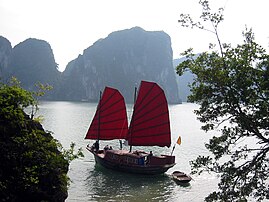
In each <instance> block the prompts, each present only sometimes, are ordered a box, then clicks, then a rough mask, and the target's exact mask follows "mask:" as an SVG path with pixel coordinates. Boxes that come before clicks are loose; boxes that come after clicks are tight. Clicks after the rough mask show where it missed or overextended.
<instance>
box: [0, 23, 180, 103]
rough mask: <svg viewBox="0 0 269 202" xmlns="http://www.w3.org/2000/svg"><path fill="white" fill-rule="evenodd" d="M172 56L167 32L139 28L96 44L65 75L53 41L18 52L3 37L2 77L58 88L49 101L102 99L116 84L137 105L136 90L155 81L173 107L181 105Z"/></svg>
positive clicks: (34, 42)
mask: <svg viewBox="0 0 269 202" xmlns="http://www.w3.org/2000/svg"><path fill="white" fill-rule="evenodd" d="M172 55H173V52H172V48H171V39H170V37H169V35H167V34H166V33H165V32H163V31H145V30H143V29H142V28H140V27H134V28H131V29H126V30H122V31H116V32H113V33H111V34H109V35H108V36H107V37H106V38H104V39H100V40H98V41H96V42H95V43H94V44H93V45H92V46H90V47H88V48H87V49H85V50H84V52H83V54H82V55H79V56H78V57H77V58H76V59H74V60H72V61H71V62H69V64H68V65H67V67H66V69H65V71H64V72H63V73H61V72H59V71H58V69H57V64H56V62H55V59H54V55H53V52H52V49H51V47H50V45H49V43H48V42H46V41H43V40H39V39H33V38H30V39H27V40H25V41H23V42H21V43H19V44H18V45H16V46H15V47H14V48H13V49H12V47H11V44H10V42H9V41H8V40H7V39H5V38H4V37H1V38H0V65H1V66H0V69H1V72H0V77H2V79H5V80H7V79H8V78H10V77H11V76H15V77H17V78H18V79H19V80H20V81H21V83H22V86H23V87H24V88H26V89H28V90H33V89H34V84H35V83H37V82H41V83H43V84H46V83H48V84H50V85H53V86H54V89H53V90H52V91H51V92H49V93H48V94H47V96H46V97H45V99H51V100H72V101H81V100H87V101H98V99H99V92H100V90H103V89H104V87H105V86H111V87H114V88H117V89H119V90H120V92H121V93H122V94H123V96H124V97H125V100H126V102H131V103H133V99H134V98H133V97H134V87H135V86H137V87H138V85H139V84H140V81H141V80H149V81H155V82H157V83H158V84H159V85H160V86H161V87H162V88H163V89H164V91H165V93H166V96H167V99H168V102H169V103H179V102H180V99H179V93H178V86H177V83H176V75H175V72H174V68H173V58H172Z"/></svg>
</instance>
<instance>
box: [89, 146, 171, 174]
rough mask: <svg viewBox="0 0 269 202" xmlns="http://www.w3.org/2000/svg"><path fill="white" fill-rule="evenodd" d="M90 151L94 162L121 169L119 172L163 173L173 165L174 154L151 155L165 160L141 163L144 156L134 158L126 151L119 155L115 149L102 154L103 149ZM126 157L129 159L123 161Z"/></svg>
mask: <svg viewBox="0 0 269 202" xmlns="http://www.w3.org/2000/svg"><path fill="white" fill-rule="evenodd" d="M90 152H91V153H92V154H93V155H94V158H95V162H96V163H97V164H100V165H101V166H103V167H105V168H108V169H112V170H116V171H121V172H127V173H134V174H143V175H158V174H163V173H165V172H166V171H167V170H168V169H169V168H172V167H173V166H174V165H175V160H174V159H175V158H174V156H161V157H155V156H153V157H152V159H154V158H161V159H162V160H163V162H164V160H166V162H165V163H163V162H161V163H158V162H156V161H155V163H154V160H152V161H149V162H146V161H145V162H144V163H143V161H142V160H143V159H145V158H144V157H145V156H144V157H141V158H136V157H135V156H134V155H131V154H127V153H124V154H122V153H121V154H120V155H117V153H118V152H117V151H116V152H115V151H110V152H107V153H106V154H104V153H103V151H101V152H100V153H97V152H94V151H91V150H90ZM113 155H114V156H113ZM111 156H112V157H111ZM110 157H111V158H110ZM115 157H118V158H115ZM126 158H127V159H129V162H128V160H127V161H125V159H126ZM149 158H151V157H149ZM136 159H138V161H137V163H136ZM139 159H142V160H141V161H140V162H139ZM167 161H168V163H167Z"/></svg>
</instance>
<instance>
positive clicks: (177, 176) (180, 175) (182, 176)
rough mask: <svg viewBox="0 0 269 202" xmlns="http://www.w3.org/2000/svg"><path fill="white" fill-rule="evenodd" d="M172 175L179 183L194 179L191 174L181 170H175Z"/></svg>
mask: <svg viewBox="0 0 269 202" xmlns="http://www.w3.org/2000/svg"><path fill="white" fill-rule="evenodd" d="M172 177H173V180H174V181H175V182H176V183H177V184H186V183H189V182H190V181H191V180H192V178H191V177H190V176H188V175H187V174H185V173H183V172H180V171H174V172H173V173H172Z"/></svg>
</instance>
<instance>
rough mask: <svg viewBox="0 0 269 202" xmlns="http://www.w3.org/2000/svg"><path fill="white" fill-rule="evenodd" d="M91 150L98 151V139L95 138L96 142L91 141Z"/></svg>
mask: <svg viewBox="0 0 269 202" xmlns="http://www.w3.org/2000/svg"><path fill="white" fill-rule="evenodd" d="M91 150H92V151H95V152H97V151H99V142H98V140H96V142H95V143H93V145H92V147H91Z"/></svg>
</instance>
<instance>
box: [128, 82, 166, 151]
mask: <svg viewBox="0 0 269 202" xmlns="http://www.w3.org/2000/svg"><path fill="white" fill-rule="evenodd" d="M127 139H128V144H129V145H133V146H161V147H163V146H167V147H170V145H171V133H170V121H169V112H168V105H167V100H166V97H165V94H164V91H163V90H162V89H161V88H160V87H159V86H158V84H156V83H153V82H146V81H142V82H141V85H140V89H139V92H138V96H137V100H136V103H135V105H134V112H133V116H132V120H131V123H130V126H129V131H128V138H127Z"/></svg>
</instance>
